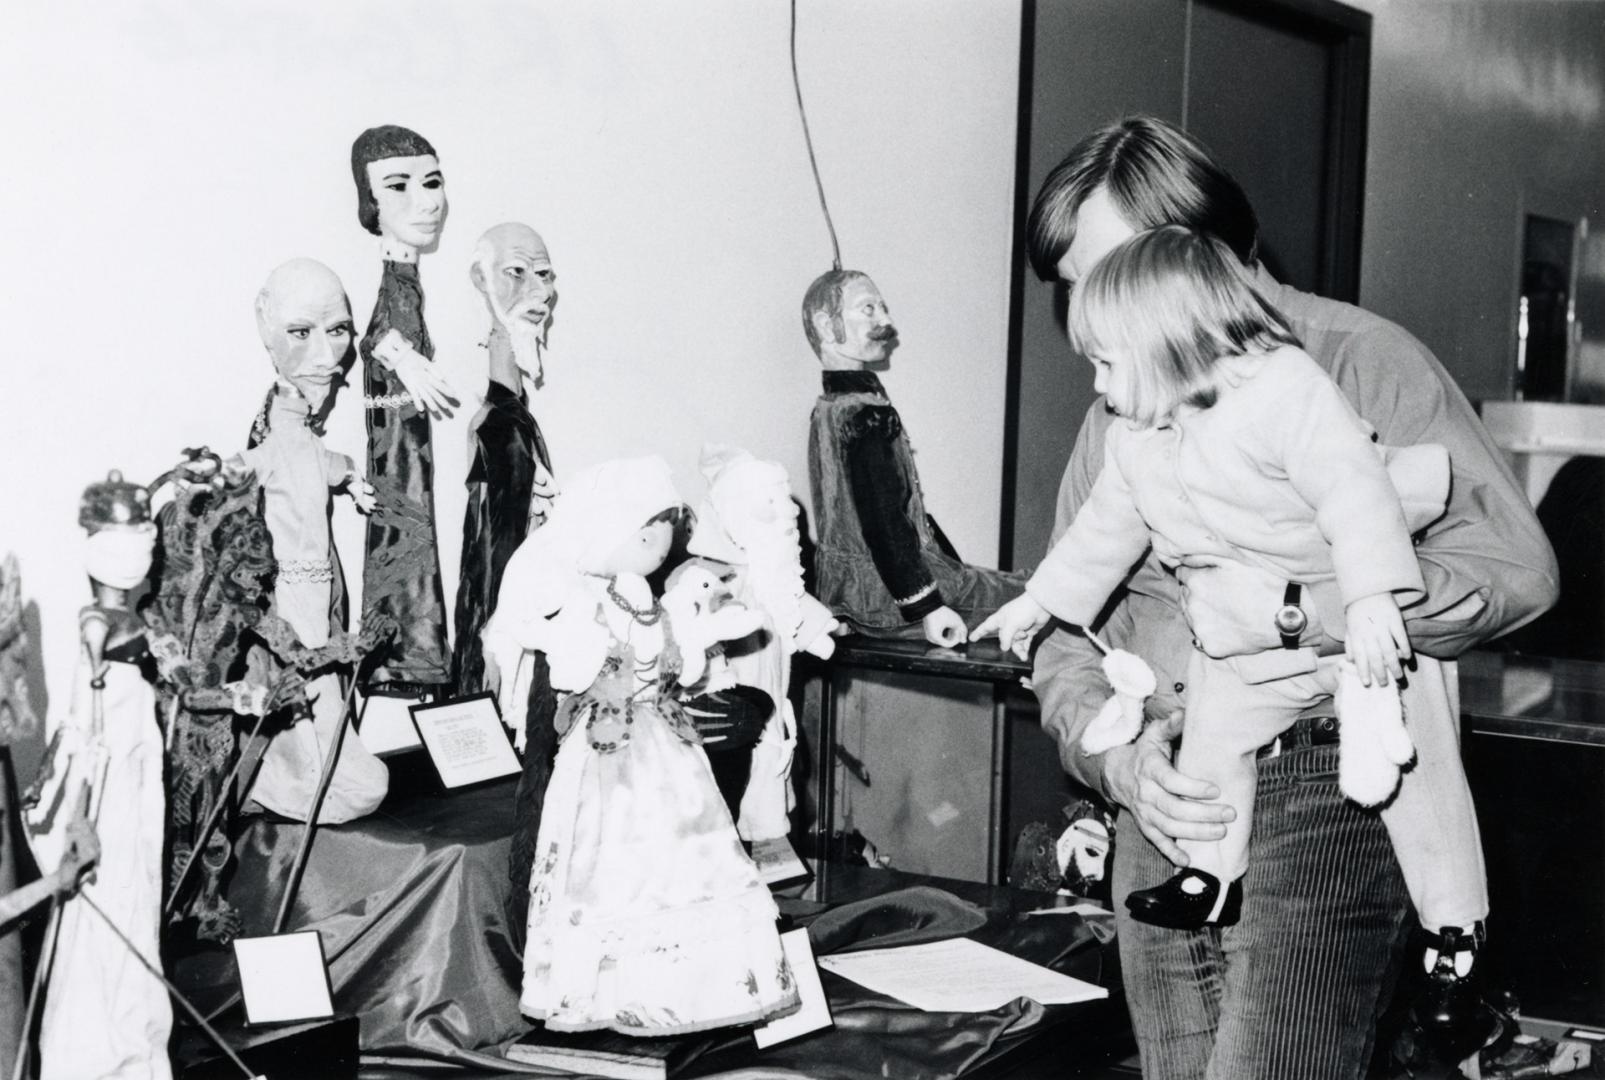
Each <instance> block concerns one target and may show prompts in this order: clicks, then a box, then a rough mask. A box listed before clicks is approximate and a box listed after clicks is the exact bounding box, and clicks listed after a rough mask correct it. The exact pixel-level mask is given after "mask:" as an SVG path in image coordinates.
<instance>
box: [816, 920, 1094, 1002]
mask: <svg viewBox="0 0 1605 1080" xmlns="http://www.w3.org/2000/svg"><path fill="white" fill-rule="evenodd" d="M819 966H820V967H822V968H825V969H827V970H829V971H834V972H835V973H836V974H838V975H840V976H842V977H843V978H846V979H851V980H852V981H853V982H855V983H858V984H859V985H860V986H864V987H868V988H869V989H871V990H874V991H876V992H877V993H881V994H885V995H887V996H888V997H894V998H896V999H897V1000H899V1001H905V1002H907V1003H908V1004H910V1005H913V1006H914V1007H915V1008H917V1009H924V1010H925V1011H926V1012H991V1011H992V1010H993V1009H996V1008H998V1007H999V1006H1001V1005H1006V1004H1008V1003H1009V1002H1011V1001H1013V1000H1014V999H1015V998H1021V997H1026V998H1031V999H1032V1000H1033V1001H1037V1002H1040V1003H1041V1004H1043V1005H1063V1004H1069V1003H1071V1002H1076V1001H1092V1000H1095V999H1097V998H1105V997H1108V996H1109V991H1107V990H1105V989H1104V988H1103V987H1101V986H1095V985H1093V984H1092V983H1089V982H1083V981H1082V980H1080V979H1073V978H1071V977H1070V976H1068V975H1061V974H1059V973H1058V972H1057V971H1050V970H1048V969H1047V968H1045V967H1042V966H1041V965H1040V964H1033V963H1031V962H1030V961H1028V960H1021V959H1020V958H1019V957H1017V956H1010V955H1009V954H1008V953H1006V952H1000V951H999V950H997V949H994V948H991V947H990V946H986V945H982V944H981V943H980V942H978V941H971V940H970V939H969V938H952V939H949V940H947V941H931V942H927V943H925V944H923V945H904V946H901V947H898V948H895V949H866V950H864V951H863V952H850V953H838V954H836V955H834V956H821V957H820V958H819Z"/></svg>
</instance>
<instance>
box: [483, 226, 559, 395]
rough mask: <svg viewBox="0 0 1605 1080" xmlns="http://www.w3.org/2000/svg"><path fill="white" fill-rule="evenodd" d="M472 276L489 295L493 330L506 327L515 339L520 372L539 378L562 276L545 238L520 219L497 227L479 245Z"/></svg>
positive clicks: (505, 330)
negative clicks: (548, 249)
mask: <svg viewBox="0 0 1605 1080" xmlns="http://www.w3.org/2000/svg"><path fill="white" fill-rule="evenodd" d="M468 280H470V281H472V282H473V283H474V288H476V289H478V290H479V291H480V294H481V295H483V296H484V297H485V307H486V308H488V309H489V310H490V316H491V318H492V319H494V320H495V326H494V328H493V332H494V330H501V331H502V332H504V333H506V334H507V336H508V338H509V339H510V340H511V341H512V345H513V360H514V362H516V363H517V364H518V368H519V370H520V371H522V372H523V373H524V374H525V375H527V376H528V377H529V378H530V380H531V381H532V382H539V381H540V378H541V351H542V350H543V349H545V348H546V331H547V329H548V328H549V327H550V325H551V317H552V307H553V305H554V304H556V302H557V287H556V286H557V274H556V272H555V271H553V269H552V257H551V255H549V254H547V251H546V241H544V240H542V239H541V236H540V234H539V233H537V232H536V231H535V230H534V229H532V228H530V227H529V226H528V225H521V224H519V223H518V222H516V221H510V222H507V223H505V224H502V225H496V226H493V227H492V228H490V229H488V230H486V232H485V235H483V236H481V237H480V238H479V243H478V244H476V245H475V246H474V265H473V266H472V267H470V268H469V271H468Z"/></svg>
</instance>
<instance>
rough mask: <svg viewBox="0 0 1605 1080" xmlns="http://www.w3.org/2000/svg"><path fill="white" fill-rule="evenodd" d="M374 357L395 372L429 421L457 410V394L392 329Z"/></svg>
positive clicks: (397, 332)
mask: <svg viewBox="0 0 1605 1080" xmlns="http://www.w3.org/2000/svg"><path fill="white" fill-rule="evenodd" d="M373 355H374V356H375V357H376V358H377V359H379V360H380V361H381V362H382V363H384V365H385V366H386V367H388V368H389V369H390V370H391V371H393V372H395V373H396V378H398V379H400V380H401V385H402V386H404V387H406V390H407V393H408V394H410V395H412V403H413V405H414V406H416V407H417V408H419V409H422V410H423V411H424V412H427V413H428V414H429V415H430V417H431V418H433V419H435V420H440V419H443V418H445V417H448V416H450V415H451V414H452V412H453V410H455V409H456V408H457V404H458V398H457V392H456V391H455V390H453V389H452V388H451V384H450V383H449V382H447V381H446V380H445V378H444V377H443V376H442V375H441V374H440V373H439V372H438V371H436V370H435V365H434V364H433V363H431V362H430V360H429V358H428V357H426V356H425V355H424V354H423V353H421V352H419V351H418V350H417V349H415V348H413V347H412V345H410V344H409V343H408V342H407V339H406V338H404V337H402V336H401V334H400V332H399V331H397V330H395V329H392V330H390V331H389V332H388V333H386V334H385V336H384V337H382V338H380V339H379V344H377V345H375V346H374V347H373Z"/></svg>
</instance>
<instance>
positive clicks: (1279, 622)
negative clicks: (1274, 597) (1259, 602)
mask: <svg viewBox="0 0 1605 1080" xmlns="http://www.w3.org/2000/svg"><path fill="white" fill-rule="evenodd" d="M1308 625H1310V620H1309V618H1308V617H1307V616H1306V615H1305V614H1304V612H1303V610H1302V609H1300V608H1296V607H1294V606H1293V605H1291V604H1289V605H1288V606H1286V607H1284V608H1282V609H1281V610H1279V611H1277V613H1276V629H1277V630H1279V631H1281V632H1282V633H1284V634H1302V633H1303V632H1304V628H1305V627H1306V626H1308Z"/></svg>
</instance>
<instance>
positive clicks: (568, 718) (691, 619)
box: [485, 458, 798, 1035]
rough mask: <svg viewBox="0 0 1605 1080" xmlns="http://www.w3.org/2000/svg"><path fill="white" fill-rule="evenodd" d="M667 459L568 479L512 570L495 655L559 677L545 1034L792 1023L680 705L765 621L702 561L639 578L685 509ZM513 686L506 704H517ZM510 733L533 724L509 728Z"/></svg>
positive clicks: (545, 902)
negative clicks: (656, 590) (540, 664)
mask: <svg viewBox="0 0 1605 1080" xmlns="http://www.w3.org/2000/svg"><path fill="white" fill-rule="evenodd" d="M681 510H682V507H681V502H680V497H679V496H678V495H677V494H676V493H675V490H674V485H673V483H672V482H671V479H670V475H669V468H668V466H667V465H666V464H664V462H663V461H662V460H661V459H659V458H636V459H630V460H624V461H613V462H608V463H605V464H602V465H598V466H595V467H593V468H590V469H586V470H584V471H582V472H581V473H579V474H578V475H576V476H574V477H572V478H571V479H570V480H569V482H568V483H567V484H566V485H565V487H564V490H563V493H562V494H561V495H560V496H559V497H558V498H557V500H556V502H555V503H554V504H553V507H552V512H551V516H550V518H549V519H548V521H547V523H546V525H545V526H544V527H543V528H541V529H540V530H539V531H538V532H536V533H534V534H533V535H531V536H530V538H529V539H528V540H526V541H525V542H524V544H523V545H522V546H521V547H520V548H519V549H518V551H517V552H516V553H515V554H514V555H513V557H512V559H511V560H510V561H509V563H508V566H507V571H506V574H505V576H504V578H503V581H502V589H501V596H500V599H499V601H498V603H497V607H496V613H495V615H494V616H493V617H492V618H491V621H490V624H489V625H488V626H487V627H486V631H485V642H486V652H487V655H492V656H495V658H496V663H497V664H498V666H499V667H500V668H501V670H502V671H503V672H509V671H516V669H517V667H518V664H519V660H520V656H521V653H522V651H523V650H528V649H539V650H541V651H543V652H545V653H546V656H547V660H548V662H549V663H550V665H551V678H552V686H553V688H554V689H556V690H557V691H558V692H559V693H560V694H563V695H565V696H564V698H563V700H562V701H561V703H560V704H559V707H558V729H559V732H560V737H561V739H562V744H561V747H560V749H559V750H558V753H557V761H556V763H555V765H554V766H553V769H552V777H551V781H550V784H549V786H548V787H547V790H546V802H545V806H544V807H543V810H542V815H541V823H540V837H539V841H538V843H537V848H536V865H535V870H534V873H533V875H532V876H531V878H530V905H529V933H528V942H527V945H526V948H525V953H524V990H523V997H522V1000H521V1003H520V1004H521V1007H522V1009H523V1011H524V1013H525V1014H526V1015H528V1016H531V1017H533V1018H535V1019H538V1020H543V1021H545V1024H546V1026H547V1028H549V1029H552V1030H560V1031H585V1030H590V1029H594V1028H612V1029H614V1030H616V1031H621V1032H624V1033H625V1034H633V1035H668V1034H675V1033H681V1032H688V1031H698V1030H702V1029H706V1028H713V1027H720V1026H723V1025H727V1024H739V1023H746V1022H749V1021H756V1020H761V1019H765V1018H768V1017H772V1016H775V1015H779V1014H781V1013H785V1012H790V1011H792V1010H794V1009H795V1008H796V1007H797V1004H798V996H797V990H796V984H795V981H794V979H793V977H792V973H791V969H790V967H789V966H788V965H787V963H786V960H785V956H784V954H783V952H782V950H781V946H780V939H779V936H778V934H777V933H776V931H775V925H774V924H775V918H776V915H777V911H776V908H775V904H774V901H773V899H771V897H770V895H769V890H768V889H767V888H766V887H765V886H764V885H763V883H762V882H761V881H760V880H759V878H758V874H757V870H756V869H755V868H754V867H753V864H752V861H751V860H750V859H749V858H748V857H747V855H746V853H745V852H744V851H743V850H742V848H741V845H740V843H739V842H738V840H737V837H736V833H735V828H734V825H733V824H732V822H731V820H730V814H729V811H728V810H727V809H726V808H725V804H724V801H723V799H722V798H720V795H719V791H718V788H717V787H716V786H715V784H714V780H713V774H712V773H711V771H710V770H709V768H708V760H707V757H706V755H705V754H704V753H703V751H702V748H701V746H700V745H698V743H697V736H696V733H695V729H694V728H693V726H692V725H691V724H690V723H689V722H688V721H687V720H686V719H685V717H684V714H683V712H682V710H681V709H680V706H679V702H678V693H679V691H678V685H679V684H681V683H684V682H689V681H695V679H696V677H698V676H700V675H701V673H702V670H703V668H704V667H705V665H706V656H707V649H708V648H709V647H710V646H711V645H712V644H713V643H714V642H715V641H716V640H721V639H727V638H733V637H742V636H744V635H747V634H750V633H752V632H753V631H754V630H756V629H757V626H758V616H757V615H756V613H753V612H748V611H746V610H744V609H742V608H741V607H740V606H739V605H736V604H733V603H730V602H729V601H730V593H729V590H728V589H727V588H726V587H725V586H724V585H723V583H722V582H721V581H720V580H719V579H718V577H717V576H715V575H713V574H711V573H709V572H707V571H706V570H705V569H703V568H700V567H691V568H689V569H688V570H686V571H685V572H679V571H677V572H676V574H675V575H671V578H670V582H669V586H668V590H667V592H666V594H665V596H664V598H663V600H662V602H661V603H660V602H659V601H658V600H657V599H655V598H654V597H653V595H652V591H651V588H650V586H649V585H648V584H647V580H646V578H647V575H649V574H651V573H652V572H653V571H654V570H656V569H658V567H659V566H660V565H661V564H662V563H663V560H664V558H665V557H666V556H667V554H668V551H669V546H670V541H671V538H672V532H673V523H674V520H675V519H676V517H677V516H678V515H679V513H680V512H681ZM517 682H518V680H517V679H516V678H508V677H506V676H505V675H504V677H503V679H502V690H503V703H504V707H505V708H507V709H508V712H509V713H511V712H513V711H514V709H513V705H514V703H516V702H521V701H522V700H523V699H522V698H521V697H519V696H518V694H517V693H516V690H515V691H514V692H512V693H511V695H509V688H510V687H512V686H513V685H514V684H516V683H517ZM507 719H508V720H509V722H510V723H512V726H513V729H514V730H515V731H521V730H523V723H522V720H521V718H516V717H514V716H511V715H509V716H508V717H507Z"/></svg>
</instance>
